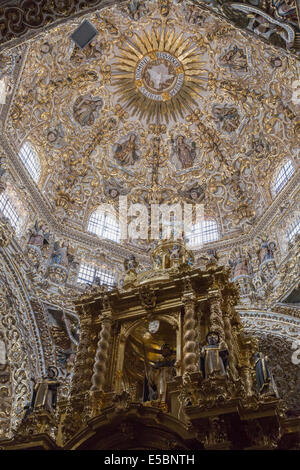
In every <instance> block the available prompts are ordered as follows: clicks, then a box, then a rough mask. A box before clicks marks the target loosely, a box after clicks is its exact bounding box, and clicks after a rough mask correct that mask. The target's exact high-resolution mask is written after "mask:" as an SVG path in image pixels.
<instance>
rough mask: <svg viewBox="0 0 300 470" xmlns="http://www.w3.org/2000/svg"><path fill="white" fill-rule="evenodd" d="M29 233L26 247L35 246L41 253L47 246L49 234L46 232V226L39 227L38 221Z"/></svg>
mask: <svg viewBox="0 0 300 470" xmlns="http://www.w3.org/2000/svg"><path fill="white" fill-rule="evenodd" d="M29 231H30V236H29V240H28V245H33V246H37V247H38V248H39V249H40V250H41V251H42V250H43V248H45V247H46V246H48V245H49V238H50V232H47V226H46V225H43V224H41V226H39V224H38V221H36V222H35V224H34V228H33V229H30V230H29Z"/></svg>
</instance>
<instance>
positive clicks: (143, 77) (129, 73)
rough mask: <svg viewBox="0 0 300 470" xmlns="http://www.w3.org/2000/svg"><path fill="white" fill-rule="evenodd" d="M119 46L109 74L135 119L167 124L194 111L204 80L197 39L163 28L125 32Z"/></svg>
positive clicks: (166, 27) (121, 98)
mask: <svg viewBox="0 0 300 470" xmlns="http://www.w3.org/2000/svg"><path fill="white" fill-rule="evenodd" d="M124 37H126V39H125V41H124V40H122V42H121V43H120V45H119V46H118V47H119V51H118V54H117V55H116V58H115V59H116V61H115V63H114V66H113V71H112V82H113V85H114V86H115V87H116V94H117V95H118V98H119V102H120V104H122V105H124V106H125V108H126V110H127V111H129V110H131V111H132V113H133V115H138V116H139V118H140V119H142V118H144V117H146V119H147V121H148V122H150V120H160V121H162V120H164V121H166V122H169V120H170V119H173V120H174V121H176V120H177V119H178V117H179V116H181V117H183V115H184V113H185V112H187V111H188V110H190V109H191V106H192V105H194V106H197V95H198V96H201V88H202V87H203V84H204V83H205V81H206V77H207V72H206V71H205V70H203V65H204V62H201V47H200V46H199V44H202V39H201V38H200V39H201V40H200V41H199V38H197V37H196V36H191V35H190V34H189V33H187V34H186V33H185V32H183V31H177V30H175V29H174V28H173V27H169V26H166V25H161V27H157V25H153V26H152V27H150V29H147V30H143V31H139V32H136V33H133V34H132V32H131V31H130V32H129V33H128V34H127V35H125V34H124Z"/></svg>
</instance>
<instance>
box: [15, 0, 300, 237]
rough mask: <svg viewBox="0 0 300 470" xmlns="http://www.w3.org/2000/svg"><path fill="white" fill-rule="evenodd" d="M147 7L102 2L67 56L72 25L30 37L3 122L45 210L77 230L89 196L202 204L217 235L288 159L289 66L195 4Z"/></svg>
mask: <svg viewBox="0 0 300 470" xmlns="http://www.w3.org/2000/svg"><path fill="white" fill-rule="evenodd" d="M192 11H195V10H194V9H193V10H192V9H191V7H190V6H189V5H188V4H187V3H185V2H184V3H181V4H178V5H177V4H175V3H174V5H173V6H172V8H171V9H170V13H169V14H168V15H167V16H164V15H162V14H161V11H160V9H159V8H158V6H157V4H156V2H153V3H147V4H145V6H144V7H143V8H140V9H139V10H138V12H135V13H132V12H131V11H130V9H128V7H126V6H125V5H121V6H120V7H112V8H107V9H102V10H101V12H100V13H95V14H90V15H89V16H88V19H89V20H90V21H91V22H92V24H93V25H94V26H95V27H96V28H97V30H98V33H99V34H98V35H97V36H96V38H95V39H94V40H93V42H92V43H91V44H90V45H89V46H87V47H86V48H84V49H83V50H80V49H79V48H77V47H76V46H75V45H74V43H73V42H72V41H71V40H70V34H72V32H73V31H74V29H75V28H76V27H77V26H78V25H79V24H80V22H81V20H76V21H71V22H69V23H67V24H65V25H63V26H59V27H56V28H55V29H53V30H52V31H50V32H48V33H44V35H43V36H40V37H39V38H38V39H36V40H34V41H32V42H31V43H29V46H28V49H27V52H26V59H25V61H24V66H23V71H22V74H21V77H20V82H19V86H18V89H17V91H16V94H15V98H14V102H13V105H12V107H11V112H10V116H9V119H8V121H7V134H8V138H9V139H10V141H11V143H12V144H13V145H14V146H15V150H16V152H17V151H18V148H19V147H20V145H21V143H23V142H24V141H26V140H29V141H30V142H31V143H32V144H33V146H34V148H35V150H36V151H37V153H38V155H39V156H40V159H41V164H42V178H41V180H40V182H39V188H40V190H41V191H42V193H43V195H44V196H46V197H47V199H48V201H49V204H50V206H51V209H52V212H53V214H54V215H55V216H56V217H57V218H58V219H64V220H68V221H69V223H70V224H72V223H74V224H76V225H77V226H78V224H79V225H81V226H82V227H84V224H85V223H86V221H87V218H88V215H89V214H90V212H91V211H92V210H94V209H95V208H96V207H97V206H98V205H99V204H100V203H101V202H108V203H113V204H116V206H117V203H118V196H119V195H128V199H129V201H132V202H141V203H147V204H148V203H151V202H169V203H175V202H177V201H179V200H184V201H187V202H189V201H190V202H191V201H196V202H197V201H202V202H204V204H205V209H206V214H207V215H211V216H214V217H216V219H217V221H218V224H219V227H220V231H221V234H222V236H223V237H231V236H232V235H234V233H241V231H245V230H246V229H247V227H248V226H249V225H252V224H254V223H255V222H256V221H257V220H258V219H259V217H260V216H261V215H262V213H263V212H264V210H265V209H266V208H267V207H268V206H269V205H270V202H271V194H270V180H271V178H272V175H273V171H274V169H275V168H276V167H277V166H279V165H280V164H281V161H284V159H285V158H287V157H288V158H292V159H296V157H297V149H298V148H299V141H298V142H297V141H296V139H297V135H296V123H297V120H299V118H298V119H297V112H296V111H297V110H296V105H295V104H293V102H292V99H291V97H292V92H293V89H292V83H293V81H294V80H295V79H297V70H298V64H297V60H296V59H295V58H294V57H293V56H292V55H288V54H287V53H286V52H284V51H283V50H280V49H278V48H276V47H274V46H271V45H268V44H265V43H264V42H262V41H261V40H259V39H256V38H254V37H249V35H248V34H247V33H246V32H242V31H240V30H238V29H237V28H235V27H234V26H232V25H231V24H229V23H228V22H227V21H226V20H225V19H221V18H219V17H217V16H216V15H214V14H213V13H211V12H208V11H206V10H205V9H200V8H199V9H197V12H198V13H197V14H198V16H197V22H195V21H194V20H193V21H191V17H192V16H191V12H192Z"/></svg>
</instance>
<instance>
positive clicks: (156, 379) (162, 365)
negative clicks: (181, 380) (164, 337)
mask: <svg viewBox="0 0 300 470" xmlns="http://www.w3.org/2000/svg"><path fill="white" fill-rule="evenodd" d="M174 353H175V351H173V350H172V349H171V348H170V346H169V345H168V344H167V343H165V344H163V345H162V347H161V349H160V354H161V355H162V356H163V360H162V361H157V362H155V363H154V364H152V365H150V364H149V362H148V359H147V356H146V353H145V379H144V393H143V401H152V400H159V401H162V402H165V401H166V398H167V382H168V381H169V380H171V379H172V377H174V376H175V375H176V371H175V361H176V360H175V358H172V356H173V355H174Z"/></svg>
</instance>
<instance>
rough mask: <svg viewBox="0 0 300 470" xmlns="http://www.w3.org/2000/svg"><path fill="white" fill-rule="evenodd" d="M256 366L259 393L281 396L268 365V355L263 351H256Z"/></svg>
mask: <svg viewBox="0 0 300 470" xmlns="http://www.w3.org/2000/svg"><path fill="white" fill-rule="evenodd" d="M254 367H255V373H256V383H257V388H258V391H259V393H261V394H263V395H271V396H275V397H276V398H279V394H278V390H277V387H276V384H275V381H274V377H273V375H272V373H271V371H270V369H269V366H268V357H267V356H265V355H264V354H263V353H261V352H257V353H255V355H254Z"/></svg>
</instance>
